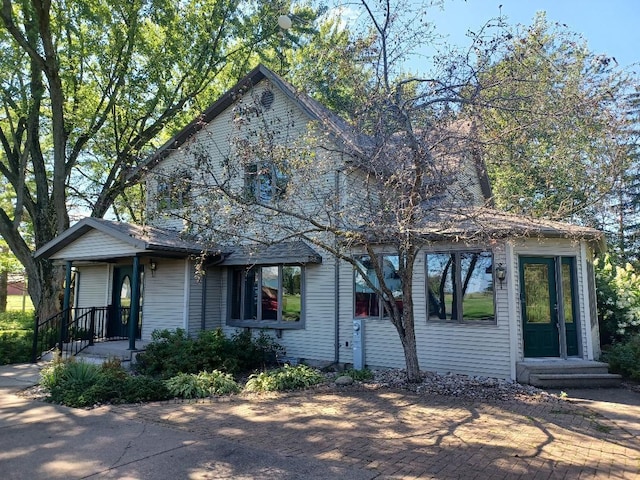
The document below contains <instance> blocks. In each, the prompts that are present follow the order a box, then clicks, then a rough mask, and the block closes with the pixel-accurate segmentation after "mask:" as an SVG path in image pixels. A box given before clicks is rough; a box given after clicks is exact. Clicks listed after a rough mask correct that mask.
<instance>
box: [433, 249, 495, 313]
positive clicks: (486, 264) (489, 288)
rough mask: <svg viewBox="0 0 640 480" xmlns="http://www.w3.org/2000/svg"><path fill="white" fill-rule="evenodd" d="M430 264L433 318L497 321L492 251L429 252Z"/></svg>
mask: <svg viewBox="0 0 640 480" xmlns="http://www.w3.org/2000/svg"><path fill="white" fill-rule="evenodd" d="M426 266H427V309H428V312H429V313H428V318H429V320H436V321H437V320H440V321H450V322H469V321H471V322H474V321H475V322H487V323H493V322H495V302H494V277H493V255H492V253H491V252H489V251H475V252H474V251H458V252H446V253H439V252H434V253H427V256H426Z"/></svg>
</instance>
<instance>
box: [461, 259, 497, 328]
mask: <svg viewBox="0 0 640 480" xmlns="http://www.w3.org/2000/svg"><path fill="white" fill-rule="evenodd" d="M460 261H461V270H460V274H461V280H462V294H463V295H462V312H463V314H464V318H465V319H468V320H491V319H493V316H494V306H493V265H492V264H493V259H492V255H491V253H489V252H480V253H461V254H460Z"/></svg>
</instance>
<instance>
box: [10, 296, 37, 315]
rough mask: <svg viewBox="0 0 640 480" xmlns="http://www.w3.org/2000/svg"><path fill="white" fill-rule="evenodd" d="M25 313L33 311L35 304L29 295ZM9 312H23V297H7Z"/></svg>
mask: <svg viewBox="0 0 640 480" xmlns="http://www.w3.org/2000/svg"><path fill="white" fill-rule="evenodd" d="M24 307H25V311H27V312H29V311H32V310H33V304H32V303H31V298H30V297H29V295H27V296H26V297H25V304H24ZM7 311H10V312H11V311H22V295H9V296H8V297H7Z"/></svg>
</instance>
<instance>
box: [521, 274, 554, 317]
mask: <svg viewBox="0 0 640 480" xmlns="http://www.w3.org/2000/svg"><path fill="white" fill-rule="evenodd" d="M523 275H524V304H525V306H526V313H525V317H526V321H527V323H547V324H550V323H551V322H552V321H553V318H552V317H551V311H550V310H549V305H550V302H551V298H550V293H549V275H550V272H549V265H547V264H545V263H525V265H524V272H523Z"/></svg>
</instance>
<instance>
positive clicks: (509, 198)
mask: <svg viewBox="0 0 640 480" xmlns="http://www.w3.org/2000/svg"><path fill="white" fill-rule="evenodd" d="M505 47H506V48H504V49H503V50H501V52H500V55H499V56H497V57H496V58H495V60H494V62H493V63H492V66H491V68H489V69H488V70H487V71H485V72H483V73H482V75H481V82H483V83H484V84H485V85H486V87H487V88H485V89H484V91H483V93H482V96H483V98H484V103H485V105H487V106H488V107H489V108H481V109H475V110H473V111H471V114H472V115H476V116H477V118H478V119H479V125H481V128H480V129H479V132H480V137H481V140H482V142H483V146H484V159H485V162H486V163H487V168H488V171H489V175H490V177H491V180H492V187H493V194H494V199H495V202H496V205H497V206H499V207H500V208H503V209H505V210H509V211H512V212H516V213H525V214H530V215H533V216H541V217H547V218H552V219H565V220H566V219H573V220H579V221H581V222H584V223H587V224H591V225H598V226H602V225H603V222H604V221H606V220H607V219H604V218H603V215H602V214H603V209H602V205H603V204H610V203H611V201H612V199H613V195H615V192H614V190H615V188H614V189H612V186H617V185H619V183H620V181H621V179H622V177H623V175H624V172H625V171H626V170H627V168H628V166H629V162H628V156H627V155H625V154H624V152H623V151H622V150H623V148H621V146H622V145H623V144H624V143H625V142H626V140H625V127H626V125H627V121H628V119H627V115H626V111H625V110H626V105H625V99H626V93H627V92H628V91H629V88H631V86H632V82H633V78H632V77H631V76H630V75H628V74H627V73H626V72H625V71H623V70H621V69H619V68H617V65H616V64H615V61H614V60H613V59H611V58H608V57H605V56H602V55H595V54H593V53H592V52H590V51H589V50H588V48H587V46H586V43H585V42H584V40H582V39H581V38H580V37H579V36H577V35H576V34H573V33H571V32H570V31H568V30H567V29H566V27H563V26H559V25H552V24H550V23H549V22H548V21H547V20H546V18H545V16H544V14H538V16H537V17H536V18H535V20H534V22H533V24H532V25H531V26H529V27H520V28H518V29H516V30H515V31H514V32H513V34H512V35H511V40H510V41H509V43H508V44H507V45H506V46H505Z"/></svg>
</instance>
